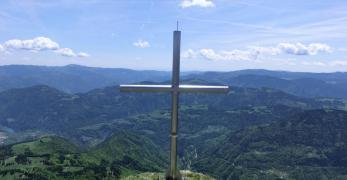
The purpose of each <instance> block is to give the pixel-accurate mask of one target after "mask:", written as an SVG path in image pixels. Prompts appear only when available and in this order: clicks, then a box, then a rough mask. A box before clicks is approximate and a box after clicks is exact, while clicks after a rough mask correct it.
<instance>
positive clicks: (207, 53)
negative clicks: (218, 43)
mask: <svg viewBox="0 0 347 180" xmlns="http://www.w3.org/2000/svg"><path fill="white" fill-rule="evenodd" d="M199 52H200V55H201V56H202V57H204V58H206V59H208V60H212V61H218V60H229V61H236V60H252V59H256V58H257V57H256V56H257V54H256V53H253V52H249V51H241V50H237V49H235V50H232V51H220V52H218V53H217V52H215V51H214V50H213V49H201V50H200V51H199Z"/></svg>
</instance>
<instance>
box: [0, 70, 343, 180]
mask: <svg viewBox="0 0 347 180" xmlns="http://www.w3.org/2000/svg"><path fill="white" fill-rule="evenodd" d="M25 67H26V66H25ZM2 68H4V67H2ZM6 68H7V67H6ZM6 68H5V69H6ZM21 68H22V67H20V68H19V69H21ZM26 68H28V67H26ZM30 68H31V67H29V69H30ZM35 68H38V67H35ZM40 68H43V69H46V67H40ZM49 68H51V69H49V70H47V71H49V72H51V71H52V69H54V68H57V69H60V70H57V71H59V72H61V69H64V68H65V69H70V70H67V71H71V69H75V74H84V73H86V72H88V73H89V71H90V68H87V67H80V66H66V67H49ZM76 68H77V69H79V68H82V69H84V70H82V71H81V72H79V70H77V69H76ZM86 69H87V70H88V71H87V70H86ZM91 69H93V68H91ZM104 70H105V69H102V68H101V69H98V68H97V70H96V71H98V72H99V71H100V72H103V71H104ZM108 70H110V71H112V73H114V72H116V70H115V69H108ZM117 70H119V69H117ZM19 71H21V70H19ZM41 71H43V70H40V71H38V74H40V73H41ZM125 71H127V72H129V73H130V74H131V73H132V72H136V71H130V70H129V71H128V70H125ZM150 72H152V71H150ZM88 73H87V74H88ZM112 73H111V74H112ZM136 73H137V75H139V76H138V77H139V78H140V79H136V78H134V79H135V80H134V79H133V80H129V81H130V82H133V83H140V84H141V83H146V84H147V83H150V84H156V83H161V84H168V83H169V81H168V80H169V77H170V76H169V75H170V74H169V73H167V72H153V74H154V75H153V76H152V77H145V76H143V77H140V76H141V73H144V74H146V72H136ZM136 73H135V74H136ZM14 74H16V73H14ZM26 74H27V72H26V73H23V74H21V73H18V76H21V78H22V77H24V76H26ZM63 74H64V75H62V76H70V75H67V74H66V73H63ZM149 74H150V73H149ZM127 75H128V74H126V75H124V74H123V75H117V76H118V79H119V80H117V81H113V80H112V79H113V78H112V77H111V76H110V79H111V80H110V81H109V82H114V83H115V84H112V83H111V84H107V83H106V84H102V83H101V84H97V83H95V84H93V82H92V81H91V82H89V81H84V82H88V83H91V84H92V85H93V88H91V87H92V86H89V87H88V88H86V87H87V86H84V85H83V84H84V82H83V81H81V82H82V83H81V84H79V83H76V82H75V84H72V86H70V87H69V86H65V85H64V83H66V82H68V81H64V82H63V81H61V82H63V83H61V84H59V83H57V82H55V83H56V85H57V86H53V85H52V84H49V83H45V82H44V81H42V80H40V79H38V78H36V77H34V76H32V78H33V79H36V80H35V81H31V82H32V84H31V85H30V84H27V85H25V86H23V87H11V88H3V89H2V91H1V92H0V135H1V136H2V138H0V140H1V142H0V143H2V145H1V146H0V176H1V178H4V179H13V178H15V179H16V178H17V179H18V178H24V179H25V178H29V179H33V178H36V179H88V177H90V179H98V178H99V179H100V178H101V179H102V178H104V179H107V178H108V179H118V178H125V177H127V176H132V177H133V176H134V175H135V176H136V174H137V173H142V172H162V173H163V172H164V171H165V168H166V167H167V163H168V156H167V154H168V150H169V138H168V132H169V127H170V96H169V94H165V93H153V94H151V93H149V94H148V93H146V94H143V93H120V92H119V86H118V84H119V83H120V82H121V83H122V82H124V81H126V80H128V79H127V77H126V76H127ZM137 75H136V76H137ZM343 75H345V74H344V73H330V74H324V73H321V74H319V73H294V72H275V71H265V70H244V71H234V72H228V73H223V72H205V73H203V72H198V73H197V72H194V73H186V74H184V76H183V78H182V83H184V84H208V85H211V84H229V85H230V84H231V86H230V92H229V93H228V94H226V95H221V94H220V95H211V94H190V93H188V94H181V97H180V105H181V106H180V116H179V120H180V121H179V148H178V154H179V166H180V169H189V170H192V171H196V172H201V173H204V174H207V175H210V176H212V177H214V178H217V179H227V180H228V179H345V178H346V177H347V166H346V164H347V160H346V158H345V157H346V155H347V154H346V152H347V146H346V143H347V142H346V139H347V134H346V132H347V131H346V130H345V129H346V128H347V124H346V123H347V111H346V110H347V101H346V100H345V99H344V98H343V96H344V93H343V92H342V91H341V92H340V95H339V94H338V93H336V92H338V91H340V90H342V89H343V87H342V85H341V84H343V83H344V82H345V78H344V77H343ZM54 76H55V75H54ZM91 76H94V75H91ZM115 76H116V75H115ZM2 77H4V76H0V78H2ZM9 77H10V78H9ZM132 77H135V76H132V75H130V76H129V78H130V79H131V78H132ZM6 78H9V79H11V78H12V77H11V76H6ZM45 78H47V79H50V78H49V77H48V76H47V77H45ZM99 78H101V77H99ZM53 79H54V78H53ZM58 79H59V78H58ZM58 79H54V81H59V80H58ZM62 79H68V78H62ZM101 79H102V78H101ZM86 80H88V78H86ZM15 81H16V80H13V82H15ZM103 81H104V80H103ZM333 81H334V83H332V82H333ZM18 82H19V81H18ZM52 82H53V81H52ZM77 82H79V81H77ZM322 82H323V83H322ZM13 84H15V83H13ZM19 84H20V83H19ZM58 84H59V85H58ZM288 84H290V86H288ZM322 84H325V85H324V86H323V85H322ZM334 84H335V85H336V84H339V85H338V86H337V85H336V86H335V85H334ZM78 85H80V87H79V88H80V89H79V90H78V89H76V88H75V87H77V86H78ZM109 85H111V86H109ZM333 85H334V86H333ZM0 86H1V85H0ZM104 86H107V87H104ZM340 86H341V87H340ZM64 87H68V89H69V90H67V89H64ZM317 87H319V88H317ZM323 87H326V89H324V88H323ZM71 88H72V89H74V90H72V89H71ZM89 88H91V89H89ZM330 88H332V89H331V91H330ZM81 89H83V90H81ZM303 89H304V90H303ZM309 89H316V91H310V90H309ZM298 90H300V91H298ZM301 90H302V91H301ZM289 91H291V92H289ZM324 91H325V92H324ZM335 91H336V92H335ZM322 93H323V94H325V95H321V94H322ZM329 94H331V96H330V95H329Z"/></svg>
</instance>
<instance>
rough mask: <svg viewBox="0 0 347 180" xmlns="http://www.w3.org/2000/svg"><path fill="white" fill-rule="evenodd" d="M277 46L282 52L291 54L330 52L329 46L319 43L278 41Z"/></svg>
mask: <svg viewBox="0 0 347 180" xmlns="http://www.w3.org/2000/svg"><path fill="white" fill-rule="evenodd" d="M277 47H278V49H280V50H281V51H283V52H284V53H287V54H293V55H316V54H317V53H319V52H331V48H330V46H328V45H326V44H320V43H313V44H309V45H304V44H301V43H296V44H290V43H280V44H278V46H277Z"/></svg>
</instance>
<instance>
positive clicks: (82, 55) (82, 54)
mask: <svg viewBox="0 0 347 180" xmlns="http://www.w3.org/2000/svg"><path fill="white" fill-rule="evenodd" d="M77 56H78V57H89V56H90V55H89V54H87V53H85V52H80V53H78V54H77Z"/></svg>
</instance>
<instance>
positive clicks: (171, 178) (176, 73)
mask: <svg viewBox="0 0 347 180" xmlns="http://www.w3.org/2000/svg"><path fill="white" fill-rule="evenodd" d="M180 53H181V31H178V30H177V31H174V33H173V63H172V82H171V85H120V91H121V92H170V93H171V96H172V102H171V103H172V107H171V108H172V112H171V132H170V139H171V143H170V167H169V169H168V171H167V173H166V175H165V179H166V180H181V179H182V177H181V175H180V172H179V170H178V168H177V134H178V131H177V130H178V110H179V108H178V107H179V95H180V93H227V92H228V91H229V87H228V86H205V85H181V84H180Z"/></svg>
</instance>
